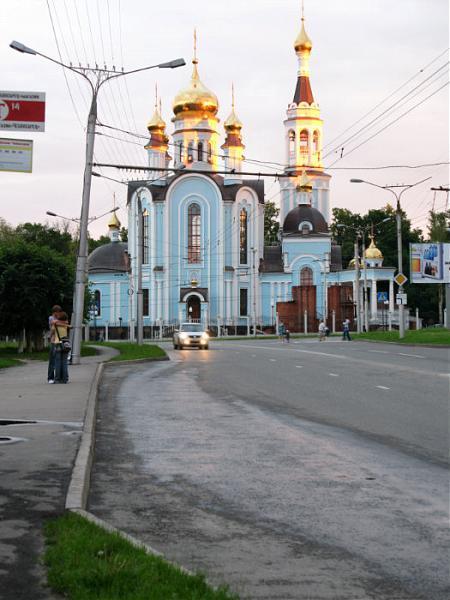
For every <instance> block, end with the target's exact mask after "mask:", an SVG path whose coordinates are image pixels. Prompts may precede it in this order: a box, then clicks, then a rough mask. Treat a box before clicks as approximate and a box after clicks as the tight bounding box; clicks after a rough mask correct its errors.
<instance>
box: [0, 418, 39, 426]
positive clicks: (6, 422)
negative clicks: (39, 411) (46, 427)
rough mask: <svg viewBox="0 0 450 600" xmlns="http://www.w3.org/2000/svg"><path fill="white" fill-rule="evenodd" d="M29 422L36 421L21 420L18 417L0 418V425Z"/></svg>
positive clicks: (26, 423)
mask: <svg viewBox="0 0 450 600" xmlns="http://www.w3.org/2000/svg"><path fill="white" fill-rule="evenodd" d="M30 423H36V421H21V420H20V419H0V426H1V425H28V424H30Z"/></svg>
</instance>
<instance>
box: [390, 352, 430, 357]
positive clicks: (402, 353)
mask: <svg viewBox="0 0 450 600" xmlns="http://www.w3.org/2000/svg"><path fill="white" fill-rule="evenodd" d="M397 354H400V356H412V357H413V358H425V357H424V356H420V354H406V352H397Z"/></svg>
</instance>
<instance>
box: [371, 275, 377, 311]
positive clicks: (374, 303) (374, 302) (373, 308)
mask: <svg viewBox="0 0 450 600" xmlns="http://www.w3.org/2000/svg"><path fill="white" fill-rule="evenodd" d="M370 292H371V298H370V309H371V317H372V319H376V318H377V282H376V279H372V287H371V288H370Z"/></svg>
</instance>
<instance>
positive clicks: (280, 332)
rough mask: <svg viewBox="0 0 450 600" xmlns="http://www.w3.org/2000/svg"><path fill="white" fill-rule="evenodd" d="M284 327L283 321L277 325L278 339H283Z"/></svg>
mask: <svg viewBox="0 0 450 600" xmlns="http://www.w3.org/2000/svg"><path fill="white" fill-rule="evenodd" d="M284 334H285V328H284V325H283V323H280V324H279V325H278V335H279V336H280V341H281V342H282V341H284Z"/></svg>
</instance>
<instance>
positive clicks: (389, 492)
mask: <svg viewBox="0 0 450 600" xmlns="http://www.w3.org/2000/svg"><path fill="white" fill-rule="evenodd" d="M170 355H171V358H172V362H171V363H159V364H153V365H140V366H132V367H131V366H128V367H113V368H110V369H108V371H107V373H106V377H105V380H104V383H103V386H102V390H101V399H100V412H99V423H98V428H99V430H98V438H97V447H96V459H95V465H94V472H93V478H92V482H93V487H92V494H91V510H92V511H93V512H94V513H95V514H98V515H99V516H101V517H103V518H106V519H107V520H109V521H110V522H112V523H113V524H114V525H116V526H118V527H121V528H122V529H124V530H126V531H128V532H129V533H131V534H133V535H136V536H137V537H139V538H140V539H143V540H144V541H146V542H147V543H149V544H151V545H152V546H154V547H155V548H156V549H158V550H160V551H162V552H163V553H165V554H166V556H167V557H168V558H170V559H172V560H174V561H176V562H178V563H180V564H182V565H183V566H185V567H187V568H190V569H192V570H195V571H198V570H200V571H203V572H205V573H206V574H207V576H208V579H209V580H210V581H212V582H213V583H215V584H219V583H222V582H228V583H229V584H230V586H231V587H232V589H233V590H235V591H237V592H239V593H240V594H241V597H242V598H252V599H263V598H264V599H273V600H275V599H277V600H288V599H313V598H314V599H331V598H332V599H342V600H363V599H366V598H368V599H383V600H388V599H389V600H394V599H395V600H406V599H409V600H419V599H423V600H425V599H426V600H434V599H436V600H441V599H442V600H444V599H445V600H447V599H448V598H449V597H450V586H449V575H448V549H449V544H448V470H447V465H446V457H447V454H448V397H449V393H448V392H449V374H448V351H446V350H444V349H428V348H407V347H405V348H403V347H399V346H395V345H380V344H370V343H362V342H361V343H353V342H352V343H349V342H340V341H335V340H333V339H330V340H327V341H326V342H322V343H319V342H317V341H301V342H299V343H295V342H294V341H291V343H290V344H285V343H284V344H282V343H280V342H278V341H270V340H269V341H268V340H260V339H257V340H255V341H250V342H248V341H223V342H213V343H212V344H211V350H210V351H209V352H207V351H196V350H191V351H190V350H185V351H181V352H180V351H179V352H172V351H170Z"/></svg>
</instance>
